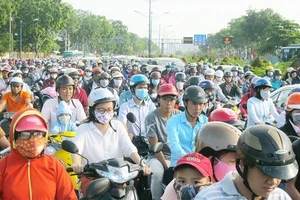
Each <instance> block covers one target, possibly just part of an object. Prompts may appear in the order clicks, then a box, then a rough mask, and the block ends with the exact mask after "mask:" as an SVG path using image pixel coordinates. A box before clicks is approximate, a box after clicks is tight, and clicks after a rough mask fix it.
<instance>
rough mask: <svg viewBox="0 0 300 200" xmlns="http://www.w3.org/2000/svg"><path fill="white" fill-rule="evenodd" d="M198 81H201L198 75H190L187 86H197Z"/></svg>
mask: <svg viewBox="0 0 300 200" xmlns="http://www.w3.org/2000/svg"><path fill="white" fill-rule="evenodd" d="M200 82H201V78H200V76H192V77H190V78H189V80H188V81H187V86H190V85H197V86H198V85H199V83H200Z"/></svg>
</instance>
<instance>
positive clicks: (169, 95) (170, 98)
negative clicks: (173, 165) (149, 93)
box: [145, 84, 181, 200]
mask: <svg viewBox="0 0 300 200" xmlns="http://www.w3.org/2000/svg"><path fill="white" fill-rule="evenodd" d="M157 95H158V96H157V101H158V103H159V107H158V108H157V109H156V110H154V111H152V112H151V113H149V114H148V115H147V116H146V119H145V127H147V128H146V136H147V138H148V139H149V142H150V144H151V145H154V144H156V143H158V142H162V143H164V148H163V150H162V152H159V153H157V154H156V155H155V157H152V158H150V159H149V161H148V162H147V165H148V166H149V167H150V168H151V169H152V172H153V175H152V180H151V193H152V197H153V199H154V200H159V199H160V198H161V196H162V194H163V191H162V188H161V184H162V180H163V174H164V171H165V170H166V169H168V168H169V163H168V162H167V161H166V160H165V155H166V156H170V153H171V152H170V147H169V144H168V135H167V130H166V124H167V121H168V119H170V118H171V117H172V116H174V115H177V114H179V113H181V112H180V111H179V110H176V109H174V106H175V104H176V101H177V99H178V92H177V89H176V88H175V86H173V85H171V84H164V85H162V86H160V87H159V89H158V92H157Z"/></svg>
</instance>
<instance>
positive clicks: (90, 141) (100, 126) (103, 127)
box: [71, 88, 151, 194]
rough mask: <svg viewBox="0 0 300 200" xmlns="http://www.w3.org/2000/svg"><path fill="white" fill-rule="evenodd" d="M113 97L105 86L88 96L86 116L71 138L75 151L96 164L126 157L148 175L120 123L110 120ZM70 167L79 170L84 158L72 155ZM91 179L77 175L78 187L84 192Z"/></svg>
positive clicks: (147, 170)
mask: <svg viewBox="0 0 300 200" xmlns="http://www.w3.org/2000/svg"><path fill="white" fill-rule="evenodd" d="M115 104H116V100H115V97H114V95H113V94H112V93H111V92H110V91H109V90H107V89H104V88H99V89H95V90H93V91H92V92H91V94H90V95H89V106H90V108H89V117H88V119H87V121H86V122H85V123H84V124H82V125H80V126H79V127H78V128H77V130H76V136H75V137H74V138H72V139H71V140H72V141H73V142H74V143H75V144H76V145H77V147H78V149H79V152H78V153H79V154H80V155H83V156H84V157H86V158H87V159H88V160H89V162H90V163H97V162H100V161H102V160H107V159H110V158H123V156H124V155H125V156H127V157H130V158H131V159H132V160H133V161H134V162H135V163H137V164H142V165H143V168H144V174H145V175H149V174H150V173H151V169H149V168H148V167H146V165H144V164H143V163H142V162H141V158H140V156H139V155H138V154H137V149H136V147H135V146H134V145H133V144H132V142H131V141H130V138H129V137H128V133H127V131H126V129H125V128H124V126H123V125H122V123H121V122H120V121H118V120H113V119H112V118H113V114H114V107H115ZM72 160H73V169H74V171H75V172H76V173H80V172H83V169H84V165H85V164H86V161H85V160H84V159H82V161H81V162H80V156H78V155H77V154H72ZM91 181H92V179H89V178H87V177H85V176H82V178H81V188H82V192H83V194H85V191H86V187H87V185H88V184H89V183H90V182H91Z"/></svg>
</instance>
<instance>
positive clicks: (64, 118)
mask: <svg viewBox="0 0 300 200" xmlns="http://www.w3.org/2000/svg"><path fill="white" fill-rule="evenodd" d="M70 119H71V116H70V115H62V116H59V117H58V121H59V122H60V123H61V124H62V125H67V124H68V123H69V121H70Z"/></svg>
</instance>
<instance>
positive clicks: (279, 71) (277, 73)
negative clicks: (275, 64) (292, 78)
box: [273, 69, 282, 76]
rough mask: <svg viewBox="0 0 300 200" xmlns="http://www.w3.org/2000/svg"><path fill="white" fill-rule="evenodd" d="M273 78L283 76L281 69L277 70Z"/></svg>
mask: <svg viewBox="0 0 300 200" xmlns="http://www.w3.org/2000/svg"><path fill="white" fill-rule="evenodd" d="M273 76H282V72H281V70H280V69H275V71H274V74H273Z"/></svg>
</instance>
